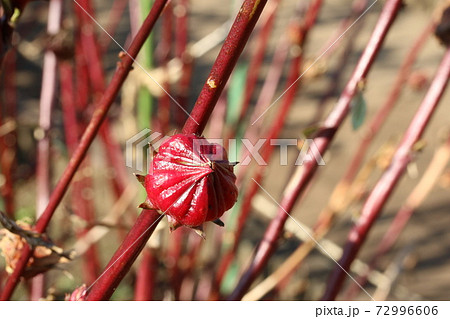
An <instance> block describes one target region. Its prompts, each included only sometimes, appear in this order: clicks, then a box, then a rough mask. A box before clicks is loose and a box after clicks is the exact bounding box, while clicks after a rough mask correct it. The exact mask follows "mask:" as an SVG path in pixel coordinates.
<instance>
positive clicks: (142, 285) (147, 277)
mask: <svg viewBox="0 0 450 319" xmlns="http://www.w3.org/2000/svg"><path fill="white" fill-rule="evenodd" d="M157 268H158V259H157V258H156V256H155V253H154V252H152V251H151V250H150V249H149V248H146V249H144V252H143V253H142V260H141V264H140V265H139V268H138V271H137V274H136V285H135V289H134V300H136V301H150V300H152V299H153V290H154V288H155V280H156V272H157Z"/></svg>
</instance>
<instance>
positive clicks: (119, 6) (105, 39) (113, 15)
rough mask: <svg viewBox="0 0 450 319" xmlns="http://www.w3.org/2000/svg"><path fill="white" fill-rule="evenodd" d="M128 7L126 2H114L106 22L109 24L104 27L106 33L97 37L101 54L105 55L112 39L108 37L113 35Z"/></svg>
mask: <svg viewBox="0 0 450 319" xmlns="http://www.w3.org/2000/svg"><path fill="white" fill-rule="evenodd" d="M127 5H128V1H126V0H115V1H114V2H113V4H112V6H111V10H109V16H108V19H107V20H106V21H108V22H109V23H110V24H109V25H108V26H107V27H106V31H107V33H106V32H102V33H101V34H100V36H99V39H98V42H99V45H100V51H101V53H105V52H106V50H107V48H108V46H109V44H110V43H111V41H112V39H111V38H110V37H109V35H114V34H115V33H116V30H117V28H118V26H119V23H120V21H121V17H122V15H123V13H124V11H125V8H126V7H127ZM108 34H109V35H108Z"/></svg>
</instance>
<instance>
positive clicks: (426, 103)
mask: <svg viewBox="0 0 450 319" xmlns="http://www.w3.org/2000/svg"><path fill="white" fill-rule="evenodd" d="M449 76H450V49H447V51H446V53H445V55H444V58H443V59H442V61H441V64H440V65H439V67H438V71H437V73H436V75H435V77H434V80H433V82H432V83H431V86H430V88H429V90H428V92H427V95H426V96H425V98H424V100H423V101H422V104H421V105H420V107H419V109H418V111H417V112H416V115H415V116H414V119H413V120H412V122H411V124H410V125H409V127H408V130H407V131H406V133H405V135H404V137H403V140H402V142H401V143H400V145H399V146H398V148H397V151H396V152H395V154H394V157H393V159H392V161H391V164H390V166H389V168H388V169H387V171H386V172H385V173H384V174H383V176H382V177H381V178H380V180H379V181H378V183H377V184H376V186H375V187H374V189H373V190H372V192H371V193H370V195H369V197H368V198H367V200H366V202H365V204H364V206H363V209H362V212H361V217H360V218H359V220H358V222H357V224H356V225H355V226H354V227H353V228H352V230H351V231H350V233H349V236H348V239H347V243H346V244H345V246H344V251H343V254H342V257H341V259H340V260H339V265H341V267H342V268H343V269H344V270H346V271H348V269H349V268H350V265H351V263H352V262H353V260H354V259H355V257H356V255H357V254H358V251H359V250H360V248H361V246H362V244H363V243H364V240H365V239H366V237H367V234H368V233H369V230H370V229H371V227H372V226H373V224H374V222H375V220H376V219H377V217H378V216H379V214H380V212H381V210H382V209H383V206H384V205H385V203H386V201H387V199H388V198H389V196H390V195H391V193H392V191H393V190H394V188H395V186H396V185H397V182H398V181H399V180H400V177H402V175H403V173H404V171H405V168H406V166H407V165H408V163H409V162H410V161H411V151H412V147H413V146H414V144H415V143H416V142H417V141H418V140H419V138H420V137H421V136H422V133H423V132H424V130H425V128H426V126H427V124H428V122H429V121H430V118H431V116H432V115H433V112H434V111H435V110H436V108H437V105H438V103H439V100H440V99H441V97H442V94H443V93H444V91H445V88H446V86H447V83H448V79H449ZM345 276H346V274H345V272H344V271H343V270H342V269H341V268H339V267H336V268H335V269H334V271H333V273H332V274H331V277H330V280H329V282H328V285H327V289H326V291H325V294H324V296H323V298H322V299H323V300H334V299H335V298H336V296H337V294H338V292H339V290H340V288H341V286H342V284H343V282H344V279H345Z"/></svg>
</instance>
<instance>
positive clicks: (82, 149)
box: [0, 0, 167, 300]
mask: <svg viewBox="0 0 450 319" xmlns="http://www.w3.org/2000/svg"><path fill="white" fill-rule="evenodd" d="M166 2H167V0H156V1H155V4H154V5H153V7H152V10H151V11H150V13H149V15H148V16H147V18H146V19H145V21H144V23H143V25H142V27H141V29H140V30H139V32H138V34H137V35H136V37H135V38H134V40H133V42H132V43H131V45H130V48H129V49H128V51H127V53H128V54H127V55H125V56H124V57H123V58H122V60H121V61H120V62H119V63H118V66H117V69H116V72H115V73H114V76H113V78H112V80H111V82H110V84H109V86H108V88H107V89H106V91H105V93H104V94H103V96H102V98H101V99H100V101H99V102H98V104H97V107H96V109H95V111H94V114H93V116H92V119H91V121H90V122H89V125H88V126H87V128H86V130H85V132H84V134H83V136H82V137H81V140H80V143H79V144H78V147H77V149H76V150H75V152H74V154H73V156H72V158H71V160H70V162H69V164H68V166H67V167H66V169H65V170H64V172H63V174H62V176H61V178H60V180H59V182H58V184H57V185H56V187H55V189H54V190H53V192H52V194H51V196H50V200H49V203H48V205H47V207H46V209H45V210H44V212H43V214H42V215H41V217H40V218H39V220H38V221H37V223H36V228H35V230H36V231H37V232H39V233H43V232H44V231H45V229H46V228H47V226H48V224H49V222H50V219H51V218H52V216H53V213H54V212H55V209H56V207H57V206H58V205H59V203H60V202H61V200H62V198H63V196H64V194H65V193H66V191H67V188H68V186H69V184H70V182H71V180H72V178H73V176H74V175H75V172H76V171H77V169H78V167H79V166H80V164H81V162H82V161H83V159H84V157H85V156H86V153H87V150H88V148H89V146H90V145H91V144H92V141H93V140H94V138H95V136H96V134H97V132H98V130H99V128H100V125H101V124H102V122H103V120H104V119H105V118H106V114H107V112H108V110H109V108H110V106H111V105H112V103H113V102H114V100H115V98H116V96H117V94H118V92H119V90H120V88H121V87H122V84H123V82H124V81H125V79H126V77H127V75H128V73H129V72H130V70H131V65H132V64H133V60H134V59H135V58H136V56H137V54H138V52H139V50H140V48H141V47H142V45H143V44H144V42H145V40H146V39H147V37H148V35H149V33H150V32H151V30H152V29H153V26H154V25H155V23H156V20H157V19H158V17H159V15H160V14H161V12H162V10H163V8H164V6H165V4H166ZM31 253H32V251H31V249H30V247H29V246H25V247H24V248H23V250H22V255H21V257H20V259H19V261H18V262H17V265H16V268H15V269H14V272H13V273H12V274H11V276H9V278H8V281H7V282H6V284H5V287H4V289H3V292H2V295H1V297H0V300H8V299H9V298H10V297H11V295H12V293H13V291H14V288H15V287H16V285H17V283H18V282H19V279H20V276H21V274H22V272H23V270H24V269H25V266H26V264H27V262H28V259H29V258H30V257H31Z"/></svg>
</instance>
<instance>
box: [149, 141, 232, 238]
mask: <svg viewBox="0 0 450 319" xmlns="http://www.w3.org/2000/svg"><path fill="white" fill-rule="evenodd" d="M235 182H236V176H235V175H234V173H233V164H231V163H230V162H229V161H228V157H227V153H226V151H225V149H224V148H223V147H222V146H220V145H218V144H211V143H209V142H208V141H207V140H206V139H205V138H203V137H199V136H196V135H194V134H176V135H174V136H172V137H171V138H170V139H169V140H167V141H166V142H164V143H163V144H162V145H161V146H160V148H159V150H158V152H157V154H156V155H155V156H154V158H153V161H152V162H151V166H150V172H149V174H148V175H146V176H145V180H143V184H144V186H145V189H146V191H147V201H146V203H145V204H144V207H146V206H147V207H153V208H156V209H157V210H158V211H159V212H160V213H164V214H166V215H167V216H168V217H169V223H170V226H171V229H172V230H173V229H176V228H177V227H179V226H187V227H191V228H194V229H197V230H200V229H201V226H202V224H203V223H205V222H208V221H215V222H216V223H217V224H222V223H221V222H220V220H218V219H219V218H220V217H221V216H222V215H223V213H224V212H225V211H227V210H228V209H230V208H231V207H233V205H234V203H235V202H236V199H237V196H238V191H237V188H236V185H235ZM222 225H223V224H222Z"/></svg>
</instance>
